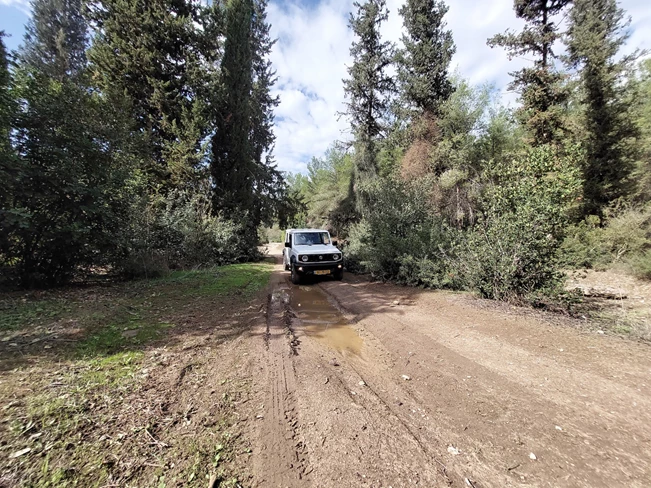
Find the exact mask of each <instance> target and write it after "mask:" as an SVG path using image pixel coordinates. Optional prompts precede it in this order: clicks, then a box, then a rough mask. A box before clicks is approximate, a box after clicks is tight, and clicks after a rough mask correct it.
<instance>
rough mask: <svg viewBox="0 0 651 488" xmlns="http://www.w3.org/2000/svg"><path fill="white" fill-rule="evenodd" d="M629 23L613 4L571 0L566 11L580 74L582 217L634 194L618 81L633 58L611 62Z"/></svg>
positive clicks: (628, 130)
mask: <svg viewBox="0 0 651 488" xmlns="http://www.w3.org/2000/svg"><path fill="white" fill-rule="evenodd" d="M629 23H630V20H628V21H627V20H626V18H625V13H624V11H623V10H622V9H621V8H619V7H618V6H617V2H616V1H615V0H575V2H574V6H573V7H572V10H571V11H570V26H569V30H568V42H567V46H568V60H569V63H570V65H571V67H573V68H579V70H580V79H581V102H582V104H583V111H584V113H583V128H584V134H585V137H584V138H583V145H584V148H585V152H586V161H585V165H584V188H583V204H584V205H583V207H584V214H585V215H602V214H603V210H604V208H605V207H607V206H608V205H609V204H610V203H612V202H614V201H616V200H617V199H618V198H622V197H625V196H627V195H629V194H630V193H631V191H632V190H633V182H632V180H631V173H632V171H633V169H634V167H635V144H634V141H633V139H634V138H635V137H637V135H638V130H637V128H636V125H635V121H634V118H633V117H631V106H630V99H629V98H627V97H626V94H625V84H624V83H623V81H624V76H625V74H626V73H627V72H628V70H629V69H630V67H631V62H632V60H633V59H634V57H635V55H633V56H626V57H624V58H622V59H620V60H616V59H615V58H616V56H617V54H618V51H619V49H620V48H621V47H622V46H623V45H624V43H625V42H626V40H627V39H628V33H627V32H626V29H627V27H628V25H629Z"/></svg>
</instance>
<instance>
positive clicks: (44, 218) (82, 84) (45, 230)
mask: <svg viewBox="0 0 651 488" xmlns="http://www.w3.org/2000/svg"><path fill="white" fill-rule="evenodd" d="M48 2H52V5H54V6H58V5H59V3H58V0H37V2H36V3H35V5H34V7H35V10H36V11H38V12H41V15H39V16H35V17H34V18H32V19H31V20H30V24H29V26H28V32H29V33H28V35H27V36H26V43H25V45H24V46H23V48H22V49H21V51H20V59H22V60H25V61H23V63H22V64H21V65H19V66H18V67H17V69H16V71H15V80H14V85H15V86H14V88H12V92H13V96H14V97H15V99H16V100H17V102H18V107H19V110H18V111H17V113H16V114H15V123H14V126H13V128H12V129H13V132H12V139H13V140H14V141H15V145H16V153H17V158H16V160H15V164H14V165H13V168H12V171H11V174H10V178H9V181H10V186H11V188H10V192H9V193H10V199H9V201H8V202H7V204H6V205H5V206H4V207H3V210H2V217H1V218H0V222H1V223H2V230H3V235H5V236H6V237H5V239H3V240H2V249H0V256H1V259H2V260H3V261H4V264H8V265H11V266H13V268H14V270H15V271H16V277H17V278H18V279H19V280H20V281H21V282H22V284H23V285H25V286H35V285H43V284H57V283H61V282H64V281H66V280H68V279H69V278H71V277H72V276H73V274H74V273H75V271H76V270H77V269H78V267H79V266H80V265H88V264H91V263H95V264H102V263H106V262H107V259H106V257H107V256H109V255H110V254H111V253H112V252H113V250H114V249H115V247H116V245H117V243H116V242H115V239H114V236H115V234H116V232H117V231H118V229H119V228H120V226H121V222H123V217H124V213H125V208H126V205H128V203H129V195H128V192H125V184H124V183H125V171H124V170H125V169H126V168H123V167H120V165H118V164H116V161H117V160H118V159H119V153H120V149H121V148H120V147H118V146H117V144H115V142H116V141H115V139H114V137H113V136H114V135H115V130H114V128H113V127H112V125H111V121H112V120H114V119H115V116H114V113H113V112H112V110H111V108H110V107H109V106H107V105H106V104H105V103H104V100H103V99H102V97H101V96H99V95H98V94H97V93H95V92H93V90H91V89H90V87H89V85H88V83H87V79H86V75H85V72H84V69H83V66H80V65H77V64H75V63H74V62H73V61H71V60H75V59H77V58H78V57H77V56H75V55H74V53H76V52H80V51H81V49H82V46H83V45H84V42H85V41H84V40H83V39H82V38H81V37H76V36H75V35H76V33H77V32H78V31H79V29H78V25H77V24H76V23H74V22H70V23H65V22H62V23H61V25H62V26H63V27H60V28H57V29H49V28H47V27H48V26H51V25H57V22H58V20H59V19H60V16H61V15H62V13H61V12H59V11H58V10H57V9H56V8H53V7H52V6H51V5H50V6H48V5H46V4H48ZM72 5H73V3H70V4H68V6H69V7H70V8H72V7H71V6H72ZM76 6H77V8H80V5H79V4H76ZM45 13H49V15H51V16H52V18H50V17H48V16H47V15H46V14H45ZM65 15H67V16H68V17H70V18H73V19H79V18H81V16H80V13H79V12H73V11H70V10H67V11H66V12H65ZM41 23H43V24H44V26H41V25H40V24H41ZM66 28H69V29H70V30H71V32H67V31H66V30H65V29H66ZM62 39H78V40H79V44H78V45H77V46H76V47H75V46H74V45H73V44H66V46H67V47H66V48H65V49H61V50H60V51H58V52H57V53H55V55H52V53H51V52H49V51H47V50H44V49H43V48H42V47H43V46H52V45H56V42H58V41H61V40H62ZM57 40H58V41H57ZM66 59H67V61H66ZM71 66H74V67H75V68H74V69H72V68H71ZM62 67H65V70H63V69H62Z"/></svg>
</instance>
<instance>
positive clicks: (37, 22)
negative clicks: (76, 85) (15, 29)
mask: <svg viewBox="0 0 651 488" xmlns="http://www.w3.org/2000/svg"><path fill="white" fill-rule="evenodd" d="M87 47H88V25H87V23H86V20H85V19H84V17H83V15H82V0H48V1H43V0H36V1H34V2H32V17H31V19H30V20H29V22H28V23H27V27H26V34H25V42H24V45H23V47H22V48H21V51H20V58H21V61H22V62H23V63H24V64H25V65H26V66H30V67H31V68H32V69H35V70H37V71H38V72H40V73H43V74H45V75H47V76H49V77H51V78H54V79H57V80H59V81H62V80H64V79H66V78H67V77H69V76H74V75H75V74H77V73H79V72H80V71H81V70H83V69H84V67H85V66H86V48H87Z"/></svg>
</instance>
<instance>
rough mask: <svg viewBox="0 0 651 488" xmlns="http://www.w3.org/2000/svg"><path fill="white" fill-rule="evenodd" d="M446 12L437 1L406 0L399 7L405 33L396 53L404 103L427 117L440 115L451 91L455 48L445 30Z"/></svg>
mask: <svg viewBox="0 0 651 488" xmlns="http://www.w3.org/2000/svg"><path fill="white" fill-rule="evenodd" d="M447 11H448V7H447V6H446V5H445V4H444V3H443V2H442V1H438V0H407V2H406V3H405V4H404V5H403V6H402V7H401V8H400V15H401V16H402V18H403V25H404V28H405V31H406V32H405V34H403V36H402V43H403V45H404V48H403V49H402V50H401V51H400V52H399V54H398V70H399V79H400V84H401V89H402V92H403V96H404V98H405V100H406V101H407V103H408V104H410V105H412V106H413V107H415V108H416V109H417V110H418V112H419V113H421V114H427V115H426V116H427V117H437V116H439V115H440V110H441V104H442V103H443V102H445V101H446V100H447V99H448V98H449V96H450V94H451V93H452V92H453V90H454V89H453V86H452V83H451V82H450V80H449V79H448V69H449V67H450V61H451V60H452V56H453V55H454V53H455V51H456V48H455V46H454V41H453V40H452V32H451V31H449V30H446V29H445V26H446V24H445V21H444V20H443V17H444V16H445V14H446V13H447Z"/></svg>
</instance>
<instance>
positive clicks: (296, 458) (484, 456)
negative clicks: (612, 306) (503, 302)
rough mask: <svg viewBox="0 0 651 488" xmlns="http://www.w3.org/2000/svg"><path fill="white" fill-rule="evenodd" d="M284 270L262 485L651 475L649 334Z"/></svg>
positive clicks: (278, 283)
mask: <svg viewBox="0 0 651 488" xmlns="http://www.w3.org/2000/svg"><path fill="white" fill-rule="evenodd" d="M275 276H276V278H275V281H274V291H273V294H272V299H271V301H270V312H269V315H268V319H267V326H268V333H267V334H262V332H263V331H260V333H259V334H257V335H258V337H259V336H260V335H262V336H263V337H265V338H266V339H265V340H261V339H259V338H258V339H257V340H256V341H254V343H252V344H251V346H252V347H254V348H255V349H254V350H253V351H254V353H253V357H255V358H256V360H257V363H258V364H257V366H254V370H257V371H259V374H257V375H254V378H255V380H254V384H255V387H254V390H255V391H257V392H258V393H257V395H258V398H257V399H256V402H255V403H256V404H257V405H259V408H260V411H261V412H262V413H261V414H260V415H259V416H258V417H257V419H256V421H255V428H253V427H252V428H251V431H250V435H252V436H254V437H255V440H254V441H253V446H254V454H253V461H254V462H253V484H254V486H319V487H342V486H351V487H352V486H369V487H389V486H392V487H398V486H411V485H418V486H427V487H434V486H457V487H461V486H470V487H489V486H494V487H506V486H541V487H542V486H545V487H565V486H566V487H583V486H585V487H613V486H627V487H643V486H651V474H650V473H651V469H650V467H649V462H650V461H651V449H649V443H650V442H651V391H650V389H649V386H648V384H649V382H650V381H651V378H650V377H649V374H650V373H651V355H650V354H649V352H650V350H649V347H648V345H646V344H642V343H635V342H631V341H626V340H622V339H619V338H617V337H614V336H609V335H600V334H598V333H595V332H586V331H584V330H580V329H577V328H572V327H563V326H561V325H558V324H551V323H550V322H548V321H547V320H545V318H544V316H542V315H541V316H535V315H530V316H529V315H525V314H521V313H516V312H512V313H505V312H504V310H500V309H497V308H486V307H481V306H478V305H480V303H478V302H477V301H475V300H473V299H471V298H470V297H467V296H466V295H461V294H452V293H443V292H422V291H419V290H414V289H405V288H401V287H397V286H392V285H386V284H377V283H376V284H372V283H367V282H365V281H364V280H363V279H361V278H356V277H352V276H351V275H347V276H346V278H345V280H344V281H343V282H337V281H330V280H323V281H320V282H318V283H312V284H306V285H304V286H299V287H293V286H291V285H289V283H288V281H287V276H286V273H283V272H282V270H281V268H280V266H278V267H277V272H276V275H275ZM264 332H267V331H264Z"/></svg>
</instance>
